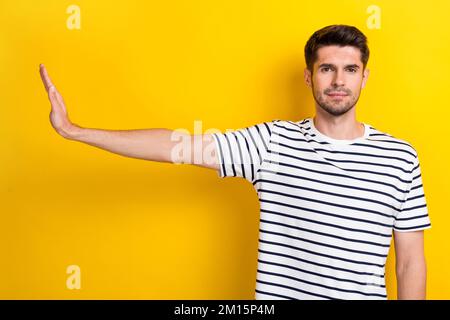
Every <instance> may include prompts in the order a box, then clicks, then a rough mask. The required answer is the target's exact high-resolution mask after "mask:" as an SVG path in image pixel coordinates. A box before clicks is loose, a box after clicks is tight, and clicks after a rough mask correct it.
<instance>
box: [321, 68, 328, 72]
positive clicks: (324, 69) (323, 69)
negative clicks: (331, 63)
mask: <svg viewBox="0 0 450 320" xmlns="http://www.w3.org/2000/svg"><path fill="white" fill-rule="evenodd" d="M326 70H330V67H323V68H322V72H323V71H326Z"/></svg>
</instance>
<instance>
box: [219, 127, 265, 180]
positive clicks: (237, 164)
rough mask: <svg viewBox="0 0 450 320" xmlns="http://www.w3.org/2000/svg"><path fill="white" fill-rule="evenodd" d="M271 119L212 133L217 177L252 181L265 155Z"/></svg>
mask: <svg viewBox="0 0 450 320" xmlns="http://www.w3.org/2000/svg"><path fill="white" fill-rule="evenodd" d="M272 128H273V121H272V122H263V123H260V124H256V125H253V126H251V127H247V128H244V129H239V130H234V131H227V132H225V133H214V134H213V138H214V141H215V144H216V150H217V155H218V160H219V166H220V171H219V172H218V174H219V177H221V178H224V177H240V178H244V179H247V180H248V181H250V182H252V183H253V181H254V180H255V177H256V174H257V172H258V170H259V168H260V167H261V164H262V162H263V160H264V159H265V158H266V156H267V152H268V150H269V149H268V148H269V143H270V137H271V134H272Z"/></svg>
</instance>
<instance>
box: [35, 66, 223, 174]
mask: <svg viewBox="0 0 450 320" xmlns="http://www.w3.org/2000/svg"><path fill="white" fill-rule="evenodd" d="M40 74H41V78H42V82H43V83H44V86H45V89H46V90H47V93H48V97H49V100H50V102H51V107H52V109H51V112H50V122H51V124H52V126H53V128H54V129H55V130H56V132H58V133H59V134H60V135H61V136H63V137H64V138H66V139H70V140H75V141H80V142H84V143H87V144H89V145H92V146H95V147H98V148H101V149H104V150H107V151H110V152H113V153H116V154H120V155H123V156H127V157H133V158H139V159H145V160H151V161H160V162H172V163H191V164H194V165H198V166H201V167H205V168H210V169H215V170H218V169H219V165H218V163H217V158H216V157H217V156H216V150H215V146H214V142H213V139H212V135H210V134H205V135H190V134H188V133H181V132H175V131H174V130H170V129H164V128H153V129H137V130H105V129H93V128H82V127H81V126H79V125H77V124H74V123H72V122H71V121H70V120H69V116H68V114H67V110H66V106H65V103H64V100H63V98H62V96H61V94H60V93H59V92H58V90H56V88H55V86H54V84H53V83H52V81H51V79H50V77H49V75H48V73H47V70H46V69H45V66H44V65H40ZM194 141H195V143H194Z"/></svg>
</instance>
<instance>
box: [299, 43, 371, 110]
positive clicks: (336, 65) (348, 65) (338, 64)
mask: <svg viewBox="0 0 450 320" xmlns="http://www.w3.org/2000/svg"><path fill="white" fill-rule="evenodd" d="M368 76H369V70H368V69H366V70H364V72H363V64H362V62H361V52H360V51H359V49H358V48H355V47H352V46H345V47H339V46H335V45H333V46H326V47H322V48H320V49H319V50H318V51H317V61H316V62H315V63H314V66H313V73H312V74H311V72H310V71H309V70H308V69H305V81H306V83H307V85H308V86H309V87H311V88H312V92H313V96H314V100H315V101H316V104H317V105H318V106H319V107H320V108H322V109H323V110H324V111H326V112H327V113H329V114H331V115H333V116H340V115H343V114H345V113H346V112H348V111H349V110H351V109H352V108H353V107H354V106H355V105H356V103H357V102H358V99H359V95H360V92H361V89H362V88H364V86H365V84H366V81H367V77H368Z"/></svg>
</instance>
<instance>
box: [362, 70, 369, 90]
mask: <svg viewBox="0 0 450 320" xmlns="http://www.w3.org/2000/svg"><path fill="white" fill-rule="evenodd" d="M369 73H370V70H369V69H367V68H366V70H364V73H363V80H362V84H361V88H364V87H365V86H366V82H367V78H369Z"/></svg>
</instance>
